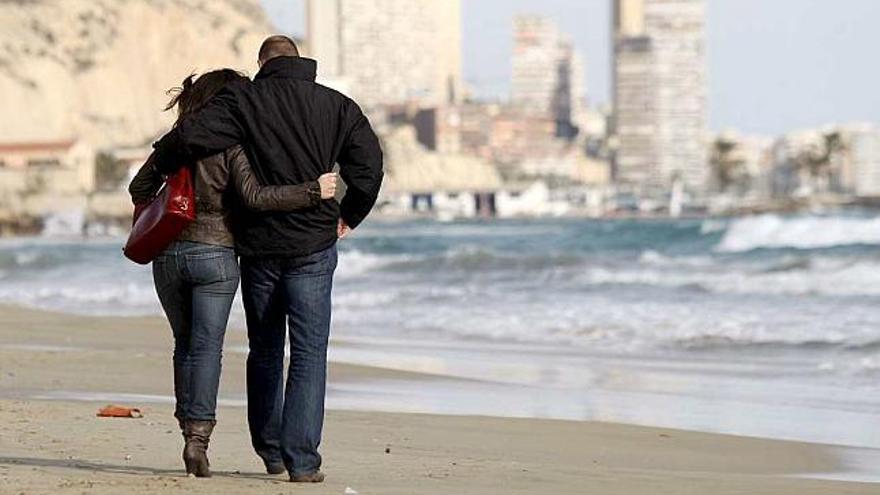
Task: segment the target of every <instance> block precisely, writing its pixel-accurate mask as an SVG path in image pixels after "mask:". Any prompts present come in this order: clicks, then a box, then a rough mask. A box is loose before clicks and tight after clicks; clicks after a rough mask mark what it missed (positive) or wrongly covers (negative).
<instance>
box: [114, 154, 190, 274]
mask: <svg viewBox="0 0 880 495" xmlns="http://www.w3.org/2000/svg"><path fill="white" fill-rule="evenodd" d="M195 219H196V197H195V188H194V187H193V178H192V170H190V167H180V169H179V170H178V171H177V172H175V173H174V174H172V175H170V176H168V178H167V179H166V180H165V186H164V187H162V189H161V190H160V191H159V193H158V194H157V195H156V197H155V198H153V201H151V202H150V203H148V204H147V205H140V206H136V207H135V211H134V225H132V227H131V234H129V236H128V242H126V243H125V248H124V249H123V252H124V253H125V256H126V257H127V258H128V259H130V260H132V261H134V262H135V263H140V264H141V265H146V264H147V263H150V262H151V261H153V260H154V259H156V257H157V256H159V254H160V253H161V252H162V251H164V250H165V248H167V247H168V246H169V245H170V244H171V243H172V242H174V240H175V239H177V238H178V237H179V236H180V233H181V232H183V230H184V229H185V228H186V227H187V225H189V224H191V223H192V222H193V221H195Z"/></svg>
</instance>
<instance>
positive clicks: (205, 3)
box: [0, 0, 270, 146]
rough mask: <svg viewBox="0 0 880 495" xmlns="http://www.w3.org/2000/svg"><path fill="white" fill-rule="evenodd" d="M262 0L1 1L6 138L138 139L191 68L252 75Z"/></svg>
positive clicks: (0, 76)
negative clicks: (172, 88)
mask: <svg viewBox="0 0 880 495" xmlns="http://www.w3.org/2000/svg"><path fill="white" fill-rule="evenodd" d="M269 31H270V28H269V23H268V20H267V19H266V17H265V14H264V12H263V10H262V8H261V7H260V4H259V0H0V141H7V142H8V141H31V140H47V139H59V138H71V137H80V138H82V139H84V140H86V141H88V142H90V143H92V144H94V145H96V146H108V145H123V144H125V145H129V144H140V143H144V142H147V141H149V140H150V139H152V138H154V137H155V136H156V135H158V134H160V133H161V132H162V131H163V130H164V129H166V128H167V126H168V124H169V122H170V121H171V117H172V115H169V113H163V112H162V109H163V107H164V105H165V102H166V101H167V96H166V94H165V92H166V90H167V89H169V88H171V87H173V86H176V85H178V84H179V83H180V81H181V80H182V79H183V78H184V77H185V76H186V75H188V74H190V73H192V72H203V71H205V70H209V69H212V68H218V67H234V68H237V69H239V70H243V71H245V72H247V73H250V74H253V72H254V71H255V70H256V53H257V49H258V47H259V43H260V42H261V41H262V38H263V37H264V36H265V35H266V34H267V33H268V32H269Z"/></svg>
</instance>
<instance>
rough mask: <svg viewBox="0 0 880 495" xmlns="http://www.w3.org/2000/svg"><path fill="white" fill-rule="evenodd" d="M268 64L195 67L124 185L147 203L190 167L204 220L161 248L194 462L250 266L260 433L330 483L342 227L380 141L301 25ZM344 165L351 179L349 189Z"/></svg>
mask: <svg viewBox="0 0 880 495" xmlns="http://www.w3.org/2000/svg"><path fill="white" fill-rule="evenodd" d="M259 64H260V70H259V73H258V74H257V75H256V77H255V78H254V79H253V80H250V79H248V78H246V77H244V76H242V75H240V74H239V73H238V72H236V71H234V70H231V69H223V70H217V71H213V72H209V73H206V74H203V75H202V76H201V77H198V78H197V79H196V78H195V77H194V76H191V77H189V78H187V79H186V80H185V81H184V82H183V85H182V87H181V88H177V90H176V95H175V96H174V98H173V99H172V101H171V103H169V105H168V109H171V108H175V107H176V108H177V111H178V115H179V117H178V120H177V123H176V124H175V126H174V129H173V130H172V131H171V132H169V133H168V134H166V135H165V136H164V137H163V138H162V139H160V140H159V141H158V142H157V143H156V144H155V146H154V148H155V150H154V152H153V154H152V155H151V156H150V158H149V160H148V161H147V163H145V164H144V166H143V167H142V168H141V169H140V171H139V172H138V174H137V175H136V176H135V178H134V179H133V180H132V183H131V185H130V188H129V190H130V192H131V195H132V200H133V201H134V203H135V204H136V205H142V204H144V203H147V202H149V201H150V200H152V198H153V197H155V195H156V193H157V191H158V190H159V189H160V187H161V185H162V183H163V178H164V176H166V175H167V174H171V173H173V172H175V171H176V170H178V169H179V168H181V167H184V166H186V167H192V172H193V177H194V183H195V197H196V211H197V217H196V220H195V221H194V222H193V223H192V224H190V225H189V226H188V227H187V228H186V229H185V230H184V232H183V233H182V234H181V235H180V236H179V237H178V238H177V239H176V240H175V241H174V242H173V243H172V244H171V245H170V247H168V248H167V249H166V250H165V251H164V252H162V253H161V254H160V255H159V257H158V258H156V259H155V261H154V262H153V277H154V282H155V286H156V291H157V293H158V295H159V299H160V301H161V303H162V307H163V309H164V310H165V313H166V315H167V317H168V321H169V323H170V325H171V328H172V331H173V335H174V358H173V363H174V391H175V396H176V408H175V416H176V417H177V419H178V422H179V423H180V427H181V430H182V433H183V436H184V439H185V446H184V450H183V460H184V464H185V466H186V471H187V473H190V474H193V475H195V476H198V477H208V476H210V474H211V473H210V468H209V464H208V458H207V449H208V442H209V439H210V436H211V433H212V430H213V429H214V425H215V423H216V422H215V410H216V405H217V390H218V386H219V380H220V366H221V364H220V362H221V351H222V347H223V339H224V335H225V332H226V325H227V319H228V317H229V312H230V310H231V307H232V304H233V299H234V296H235V293H236V290H237V288H238V285H239V280H240V281H241V286H242V296H243V300H244V307H245V313H246V317H247V331H248V342H249V354H248V359H247V394H248V423H249V427H250V434H251V441H252V443H253V447H254V449H255V450H256V453H257V455H259V456H260V458H261V459H262V460H263V462H264V464H265V466H266V470H267V472H268V473H270V474H283V473H289V475H290V480H291V481H295V482H320V481H323V479H324V475H323V473H322V472H321V471H320V467H321V455H320V454H319V453H318V446H319V444H320V442H321V432H322V428H323V423H324V396H325V386H326V369H327V343H328V338H329V333H330V312H331V289H332V285H333V273H334V270H335V268H336V259H337V258H336V257H337V252H336V241H337V240H338V239H341V238H343V237H345V236H346V235H347V234H348V233H349V232H350V231H351V229H354V228H356V227H357V226H358V224H360V223H361V221H362V220H364V218H365V217H366V216H367V214H368V213H369V212H370V210H371V209H372V207H373V205H374V204H375V202H376V197H377V196H378V193H379V187H380V185H381V182H382V176H383V173H382V151H381V149H380V146H379V141H378V139H377V137H376V135H375V133H374V132H373V130H372V128H371V127H370V124H369V122H368V121H367V119H366V117H365V116H364V115H363V113H362V112H361V109H360V108H359V107H358V105H357V104H356V103H355V102H354V101H352V100H351V99H349V98H347V97H346V96H344V95H342V94H340V93H338V92H336V91H333V90H331V89H328V88H326V87H324V86H321V85H319V84H316V83H315V74H316V62H315V61H314V60H310V59H306V58H301V57H300V56H299V51H298V50H297V47H296V45H295V43H294V42H293V41H292V40H291V39H289V38H287V37H284V36H272V37H270V38H268V39H266V41H265V42H263V45H262V46H261V48H260V52H259ZM335 164H338V165H339V172H340V175H341V176H342V179H343V180H344V181H345V185H346V186H347V190H346V193H345V197H344V198H343V199H342V201H341V202H340V203H337V201H336V200H335V199H333V198H334V196H335V193H336V175H335V174H334V173H333V172H332V170H333V168H334V166H335ZM239 258H240V266H239ZM288 336H289V339H290V366H289V370H288V374H287V380H286V384H285V383H284V380H283V378H284V369H283V367H284V366H283V365H284V349H285V340H286V337H288Z"/></svg>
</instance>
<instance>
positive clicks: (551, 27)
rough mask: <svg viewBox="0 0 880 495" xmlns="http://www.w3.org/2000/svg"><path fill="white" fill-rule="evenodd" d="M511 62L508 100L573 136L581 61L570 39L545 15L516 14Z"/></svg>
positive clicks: (580, 88) (580, 91) (580, 89)
mask: <svg viewBox="0 0 880 495" xmlns="http://www.w3.org/2000/svg"><path fill="white" fill-rule="evenodd" d="M512 66H513V74H512V78H511V95H510V97H511V101H512V103H513V104H514V105H516V106H517V107H519V109H520V110H522V111H524V112H526V113H527V114H530V115H532V116H537V117H544V118H549V119H551V120H553V121H554V122H556V134H557V135H558V136H559V137H573V134H575V128H574V124H573V120H574V117H575V116H576V114H577V113H578V111H579V110H580V104H581V102H582V100H583V64H582V62H581V60H580V56H579V54H578V52H577V50H575V48H574V45H573V44H572V41H571V39H570V38H569V37H568V36H565V35H564V34H563V33H561V32H560V31H559V29H558V28H557V27H556V24H555V23H553V21H551V20H550V19H548V18H546V17H542V16H536V15H521V16H517V17H516V18H515V19H514V48H513V59H512Z"/></svg>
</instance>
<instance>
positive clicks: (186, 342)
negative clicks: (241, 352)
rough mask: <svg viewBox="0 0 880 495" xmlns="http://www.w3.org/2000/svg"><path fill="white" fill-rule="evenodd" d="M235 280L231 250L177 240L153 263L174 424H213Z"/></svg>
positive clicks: (235, 284) (235, 269) (236, 270)
mask: <svg viewBox="0 0 880 495" xmlns="http://www.w3.org/2000/svg"><path fill="white" fill-rule="evenodd" d="M238 278H239V276H238V262H237V261H236V259H235V252H234V251H233V250H232V248H226V247H221V246H212V245H208V244H201V243H197V242H183V241H180V242H174V243H173V244H171V246H169V247H168V249H166V250H165V251H164V252H163V253H162V254H161V255H159V257H158V258H156V260H155V261H153V282H154V283H155V285H156V292H157V293H158V294H159V300H160V301H161V302H162V308H163V309H164V310H165V315H166V316H167V317H168V322H169V323H170V324H171V329H172V331H173V332H174V395H175V397H176V399H177V401H176V402H177V404H176V407H175V411H174V416H176V417H177V419H180V420H184V419H194V420H207V421H210V420H213V419H214V416H215V412H216V409H217V389H218V387H219V386H220V359H221V353H222V351H223V338H224V336H225V335H226V323H227V320H228V319H229V310H230V308H231V307H232V301H233V299H235V292H236V290H238Z"/></svg>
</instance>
